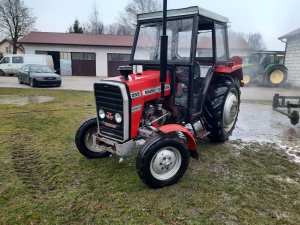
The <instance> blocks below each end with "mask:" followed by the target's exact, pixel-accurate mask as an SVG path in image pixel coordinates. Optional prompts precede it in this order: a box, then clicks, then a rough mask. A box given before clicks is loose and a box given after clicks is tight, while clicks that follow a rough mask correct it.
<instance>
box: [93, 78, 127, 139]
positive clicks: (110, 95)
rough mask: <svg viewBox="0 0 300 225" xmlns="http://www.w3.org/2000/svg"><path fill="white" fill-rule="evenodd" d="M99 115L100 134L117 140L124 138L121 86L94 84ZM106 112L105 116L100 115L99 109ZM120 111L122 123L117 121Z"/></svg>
mask: <svg viewBox="0 0 300 225" xmlns="http://www.w3.org/2000/svg"><path fill="white" fill-rule="evenodd" d="M94 91H95V99H96V108H97V117H98V121H99V129H100V134H101V135H103V136H105V137H110V138H113V139H115V140H119V141H123V140H124V115H123V114H124V113H123V97H122V93H121V90H120V87H118V86H113V85H109V84H101V83H95V84H94ZM100 109H102V110H104V112H105V118H104V119H101V118H100V117H99V110H100ZM116 113H120V114H121V116H122V118H123V120H122V122H121V123H117V122H116V121H115V117H114V116H115V114H116Z"/></svg>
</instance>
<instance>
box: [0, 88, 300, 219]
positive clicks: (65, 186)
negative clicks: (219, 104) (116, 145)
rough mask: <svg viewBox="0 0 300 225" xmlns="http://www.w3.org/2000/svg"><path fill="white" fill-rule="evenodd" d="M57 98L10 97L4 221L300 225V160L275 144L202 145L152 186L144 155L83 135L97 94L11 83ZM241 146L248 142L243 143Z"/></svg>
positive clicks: (1, 171) (2, 156)
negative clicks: (179, 170)
mask: <svg viewBox="0 0 300 225" xmlns="http://www.w3.org/2000/svg"><path fill="white" fill-rule="evenodd" d="M0 95H24V96H30V95H44V96H52V97H54V100H53V101H51V102H47V103H42V104H29V105H24V106H15V105H0V114H1V116H0V125H1V126H0V224H224V223H225V224H299V223H300V195H299V193H300V172H299V171H300V166H299V165H298V164H295V163H292V162H290V161H289V160H288V159H287V158H286V157H285V155H283V154H281V153H280V152H278V151H276V150H275V149H272V147H270V146H262V145H259V144H255V143H254V144H249V145H243V143H239V142H235V143H225V144H211V143H209V142H207V143H204V144H199V152H200V157H201V160H200V161H195V160H192V159H191V162H190V166H189V169H188V171H187V173H186V174H185V176H184V177H183V178H182V180H181V181H180V182H179V183H178V184H176V185H173V186H171V187H167V188H163V189H160V190H152V189H149V188H147V187H146V186H144V185H143V183H142V182H141V181H140V180H139V178H138V176H137V173H136V170H135V158H134V157H133V156H131V157H128V158H126V159H125V161H124V162H123V163H121V164H119V163H118V158H117V157H111V158H107V159H100V160H87V159H85V158H84V157H83V156H82V155H80V154H79V153H78V151H77V150H76V148H75V145H74V133H75V131H76V129H77V127H78V126H79V124H80V123H81V122H82V121H83V120H84V119H85V118H87V117H91V116H93V115H95V109H94V99H93V93H91V92H79V91H62V90H44V89H4V88H3V89H1V90H0ZM236 146H242V147H239V148H236Z"/></svg>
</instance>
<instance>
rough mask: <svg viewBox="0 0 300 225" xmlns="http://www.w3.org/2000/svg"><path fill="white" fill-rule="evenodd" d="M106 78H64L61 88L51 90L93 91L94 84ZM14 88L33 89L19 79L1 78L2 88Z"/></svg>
mask: <svg viewBox="0 0 300 225" xmlns="http://www.w3.org/2000/svg"><path fill="white" fill-rule="evenodd" d="M103 78H104V77H80V76H62V85H61V87H59V88H53V87H50V88H51V89H65V90H80V91H92V90H93V84H94V83H95V82H96V81H98V80H101V79H103ZM1 87H13V88H31V87H30V86H28V85H24V84H19V83H18V78H17V77H2V76H0V88H1Z"/></svg>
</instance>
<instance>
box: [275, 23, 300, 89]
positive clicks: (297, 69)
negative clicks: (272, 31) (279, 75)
mask: <svg viewBox="0 0 300 225" xmlns="http://www.w3.org/2000/svg"><path fill="white" fill-rule="evenodd" d="M279 39H280V40H282V41H284V42H286V53H285V63H284V64H285V66H286V67H287V68H288V83H290V84H293V85H295V86H300V28H298V29H297V30H294V31H292V32H290V33H288V34H285V35H283V36H281V37H280V38H279Z"/></svg>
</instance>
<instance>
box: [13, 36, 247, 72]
mask: <svg viewBox="0 0 300 225" xmlns="http://www.w3.org/2000/svg"><path fill="white" fill-rule="evenodd" d="M133 39H134V37H133V36H126V35H90V34H76V33H50V32H31V33H29V34H28V35H26V36H25V37H23V38H22V39H20V41H19V42H20V43H21V44H22V45H23V47H24V49H25V54H48V55H52V58H53V61H54V69H55V70H56V71H58V72H59V73H60V74H61V75H73V76H74V75H75V76H76V75H79V76H101V77H106V76H117V75H119V71H118V67H119V66H120V65H128V64H129V61H130V53H131V48H132V45H133ZM200 45H201V46H202V47H201V48H204V49H205V48H207V49H208V51H211V48H212V46H211V43H210V44H208V43H206V42H205V41H204V42H203V43H200V44H199V46H200ZM229 50H230V53H231V56H233V55H239V56H246V55H248V54H249V45H248V44H247V43H246V42H245V41H244V40H243V39H241V38H235V39H232V38H231V39H230V40H229Z"/></svg>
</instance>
